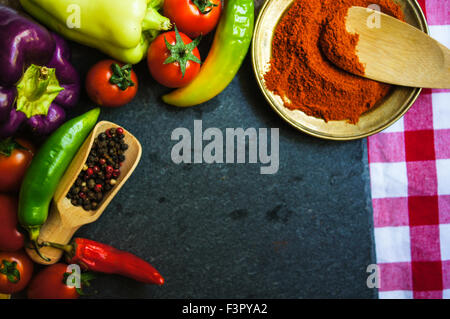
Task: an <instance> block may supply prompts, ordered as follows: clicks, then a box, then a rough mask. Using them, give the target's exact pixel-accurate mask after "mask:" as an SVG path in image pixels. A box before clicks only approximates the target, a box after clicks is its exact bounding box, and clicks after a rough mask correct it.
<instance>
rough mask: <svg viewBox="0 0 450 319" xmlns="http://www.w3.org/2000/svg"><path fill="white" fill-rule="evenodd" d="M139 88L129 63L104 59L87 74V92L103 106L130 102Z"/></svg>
mask: <svg viewBox="0 0 450 319" xmlns="http://www.w3.org/2000/svg"><path fill="white" fill-rule="evenodd" d="M137 90H138V79H137V76H136V73H135V72H134V71H133V70H132V69H131V65H129V64H127V65H123V64H122V63H120V62H117V61H114V60H103V61H100V62H98V63H97V64H95V65H94V66H93V67H92V68H91V69H90V70H89V72H88V74H87V76H86V91H87V94H88V96H89V98H90V99H91V100H92V101H93V102H95V103H97V104H98V105H101V106H106V107H119V106H122V105H125V104H127V103H130V102H131V100H133V98H134V97H135V96H136V93H137Z"/></svg>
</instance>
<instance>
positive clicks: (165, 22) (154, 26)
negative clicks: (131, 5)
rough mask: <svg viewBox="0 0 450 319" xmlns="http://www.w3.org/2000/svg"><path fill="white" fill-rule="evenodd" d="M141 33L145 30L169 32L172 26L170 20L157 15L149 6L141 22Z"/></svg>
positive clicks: (156, 11)
mask: <svg viewBox="0 0 450 319" xmlns="http://www.w3.org/2000/svg"><path fill="white" fill-rule="evenodd" d="M141 25H142V31H146V30H158V31H162V30H170V29H171V28H172V24H171V23H170V19H169V18H166V17H164V16H162V15H161V14H159V12H158V10H156V9H155V8H153V7H151V6H149V7H148V8H147V12H146V14H145V17H144V20H142V24H141Z"/></svg>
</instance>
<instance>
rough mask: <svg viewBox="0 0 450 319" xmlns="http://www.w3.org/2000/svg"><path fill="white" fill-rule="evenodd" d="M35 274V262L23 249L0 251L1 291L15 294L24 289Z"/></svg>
mask: <svg viewBox="0 0 450 319" xmlns="http://www.w3.org/2000/svg"><path fill="white" fill-rule="evenodd" d="M32 274H33V262H32V261H31V259H30V257H28V255H27V254H26V253H25V252H24V251H23V250H20V251H16V252H10V253H7V252H0V293H2V294H13V293H16V292H19V291H21V290H23V289H24V288H25V287H26V286H27V285H28V282H29V281H30V279H31V275H32Z"/></svg>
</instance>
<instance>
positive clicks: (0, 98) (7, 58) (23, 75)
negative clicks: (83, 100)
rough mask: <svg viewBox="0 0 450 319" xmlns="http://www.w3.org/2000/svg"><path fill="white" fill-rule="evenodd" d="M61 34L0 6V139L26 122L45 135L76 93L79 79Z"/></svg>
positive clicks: (73, 101) (74, 100) (63, 115)
mask: <svg viewBox="0 0 450 319" xmlns="http://www.w3.org/2000/svg"><path fill="white" fill-rule="evenodd" d="M70 57H71V54H70V50H69V47H68V45H67V43H66V42H65V41H64V39H62V38H61V37H60V36H58V35H56V34H54V33H51V32H49V31H48V30H47V29H45V28H44V27H43V26H41V25H39V24H37V23H35V22H34V21H31V20H30V19H28V18H26V17H24V16H22V15H20V14H19V13H18V12H17V11H15V10H13V9H11V8H9V7H6V6H2V5H0V138H4V137H9V136H12V135H14V133H15V132H16V131H17V130H18V129H19V128H21V127H22V126H26V127H28V128H30V129H31V130H32V132H33V133H35V134H36V135H48V134H50V133H51V132H53V131H54V130H55V129H57V128H58V127H59V126H60V125H61V124H62V123H64V121H65V118H66V111H65V110H67V109H69V108H72V107H74V106H75V105H76V104H77V102H78V98H79V95H80V78H79V76H78V73H77V71H76V70H75V68H74V67H73V66H72V64H71V63H70Z"/></svg>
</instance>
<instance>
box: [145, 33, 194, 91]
mask: <svg viewBox="0 0 450 319" xmlns="http://www.w3.org/2000/svg"><path fill="white" fill-rule="evenodd" d="M177 32H178V31H170V32H165V33H163V34H160V35H159V36H158V37H157V38H156V39H155V40H154V41H153V42H152V43H151V44H150V47H149V49H148V55H147V64H148V68H149V70H150V73H151V75H152V77H153V78H154V79H155V80H156V81H158V82H159V83H160V84H162V85H165V86H167V87H170V88H179V87H183V86H186V85H188V84H189V83H190V82H191V81H192V80H193V79H194V78H195V77H196V76H197V74H198V72H199V71H200V63H199V62H200V53H199V51H198V49H197V46H196V44H198V41H200V39H198V40H194V41H195V42H194V41H192V40H191V39H190V38H189V37H188V36H187V35H185V34H184V33H181V32H180V33H179V35H180V38H181V40H179V41H177V39H176V34H177ZM165 40H167V42H168V43H169V45H170V46H171V48H170V49H169V48H168V47H167V45H166V42H165ZM191 43H192V44H191ZM189 44H191V45H189ZM194 45H195V47H194V48H191V46H194ZM189 57H190V58H189ZM168 58H173V59H176V61H174V62H170V63H164V62H166V61H167V59H168ZM193 59H196V60H197V62H196V61H194V60H193ZM183 65H184V66H185V72H184V75H183V72H182V68H183Z"/></svg>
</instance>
